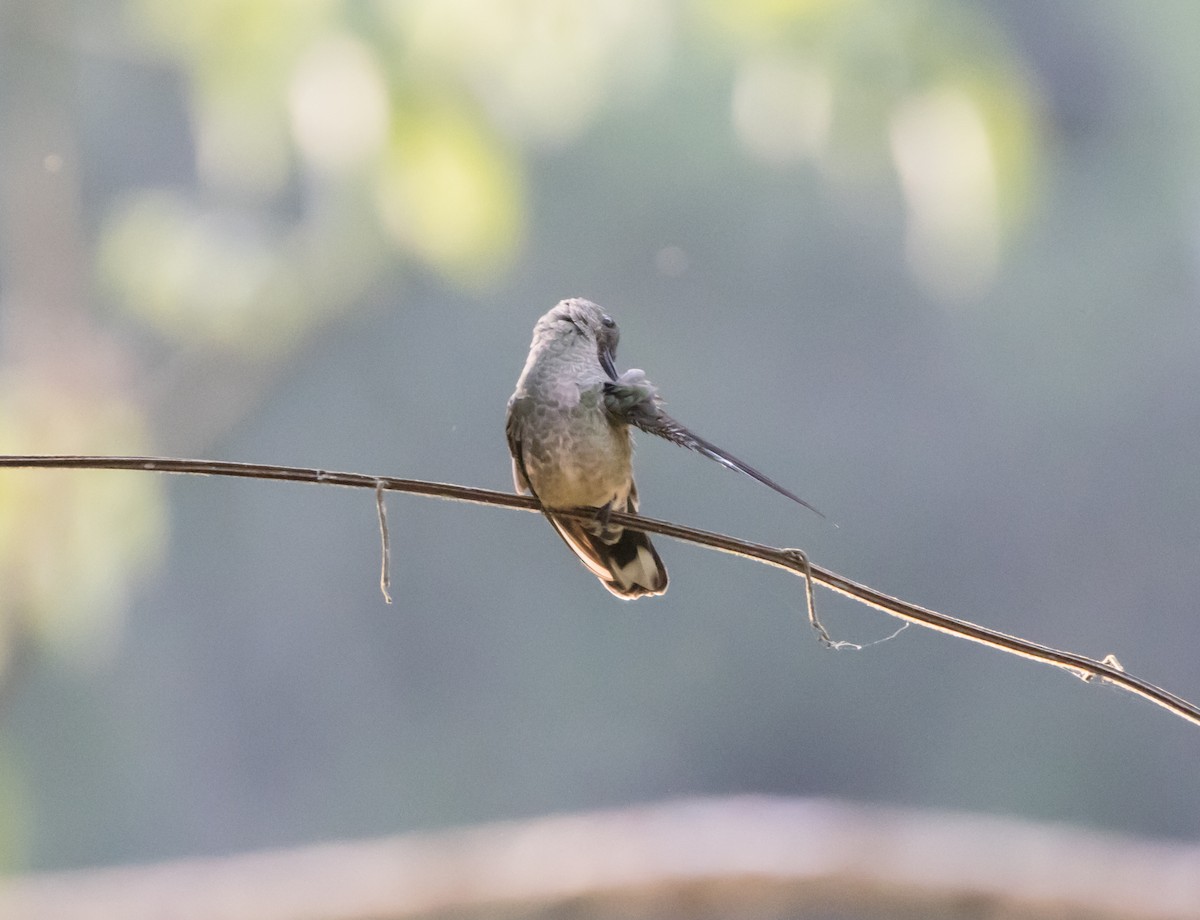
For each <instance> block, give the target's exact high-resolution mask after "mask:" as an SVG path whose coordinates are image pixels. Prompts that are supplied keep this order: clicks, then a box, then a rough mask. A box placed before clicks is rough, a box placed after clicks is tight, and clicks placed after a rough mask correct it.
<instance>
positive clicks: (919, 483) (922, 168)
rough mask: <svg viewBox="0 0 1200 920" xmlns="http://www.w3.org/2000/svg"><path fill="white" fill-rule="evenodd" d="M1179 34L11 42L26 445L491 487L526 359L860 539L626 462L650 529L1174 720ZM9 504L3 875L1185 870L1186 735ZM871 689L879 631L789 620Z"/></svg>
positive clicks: (331, 561)
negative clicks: (1093, 853) (742, 868)
mask: <svg viewBox="0 0 1200 920" xmlns="http://www.w3.org/2000/svg"><path fill="white" fill-rule="evenodd" d="M1198 32H1200V6H1197V5H1196V4H1195V3H1194V2H1193V0H1160V2H1157V3H1155V4H1153V5H1140V6H1135V5H1130V4H1126V3H1116V2H1110V0H1086V2H1085V0H1017V2H1004V3H1002V2H998V0H974V2H968V0H918V2H911V3H903V4H897V3H893V2H890V0H746V2H733V0H727V2H726V0H690V2H687V0H588V2H576V0H490V2H484V0H407V2H399V0H396V2H388V0H302V2H299V0H189V2H177V0H75V2H70V0H40V2H38V3H28V2H20V0H0V451H3V452H8V453H56V452H87V453H133V452H153V453H162V454H168V455H174V456H202V457H217V458H225V459H239V460H251V461H259V462H274V463H287V464H300V465H312V466H320V467H325V468H332V469H345V470H355V471H361V472H368V473H378V474H390V475H397V476H407V477H422V478H431V479H440V480H449V481H454V482H461V483H467V484H473V485H480V486H487V487H494V488H510V487H511V480H510V474H509V461H508V455H507V451H506V448H505V443H504V436H503V417H504V404H505V400H506V399H507V397H508V395H509V393H510V392H511V390H512V387H513V384H514V382H515V380H516V377H517V374H518V373H519V371H520V369H521V366H522V364H523V362H524V359H525V353H526V349H527V346H528V342H529V337H530V331H531V329H532V326H533V323H534V321H535V320H536V319H537V317H538V316H540V315H541V314H542V313H543V312H545V310H547V309H549V307H550V306H552V305H553V304H554V303H555V302H556V301H557V300H558V299H560V298H562V297H565V296H571V295H582V296H586V297H589V298H591V299H594V300H596V301H598V302H599V303H601V304H603V305H604V306H605V307H606V308H607V309H609V311H610V312H611V313H612V314H613V315H614V316H615V317H616V318H617V320H618V322H620V324H621V326H622V330H623V343H622V350H621V354H620V355H619V358H618V364H619V366H620V367H622V368H625V367H631V366H636V367H643V368H645V369H646V370H647V372H648V374H649V376H650V378H651V379H652V380H653V381H655V383H657V384H658V385H659V386H660V388H661V389H662V390H663V392H664V393H665V394H666V396H667V398H668V399H669V405H670V411H671V412H672V413H673V414H674V415H676V416H677V417H678V418H679V419H680V420H681V421H683V422H684V423H685V424H687V425H689V426H691V427H693V428H694V429H696V430H697V431H699V432H700V433H702V434H703V435H704V436H706V437H708V438H710V439H711V440H713V441H715V442H716V443H718V444H720V445H722V446H724V447H726V448H728V449H730V450H732V451H734V452H735V453H737V454H739V455H740V456H743V457H745V458H746V459H747V460H749V461H750V462H751V463H754V464H755V465H756V466H759V467H760V468H762V469H763V470H764V471H765V472H767V473H768V475H771V476H773V477H775V478H777V479H778V480H779V481H781V482H782V483H784V484H785V485H787V486H789V487H790V488H792V489H794V490H795V491H797V492H799V493H800V494H801V495H803V496H804V497H805V498H806V499H808V500H809V501H811V502H813V503H814V504H815V505H817V506H818V507H820V508H822V509H823V510H825V511H826V512H828V513H829V514H830V516H831V517H832V518H833V519H835V520H837V521H838V522H839V523H840V525H841V526H840V528H833V527H831V526H829V525H828V524H827V523H825V522H822V521H821V520H819V519H818V518H816V517H815V516H813V515H809V514H807V513H806V512H802V511H800V510H799V509H797V508H796V507H795V506H793V505H791V504H790V503H788V502H786V501H783V500H781V499H780V498H779V497H778V496H776V495H774V494H772V493H771V492H769V491H768V490H766V489H763V488H761V487H760V486H758V485H756V484H755V483H753V482H751V481H750V480H748V479H745V478H743V477H736V476H733V475H731V474H729V473H728V472H727V471H724V470H721V469H720V468H719V467H717V466H716V465H715V464H711V463H708V462H706V461H704V460H703V459H701V458H699V457H697V456H696V455H693V454H688V453H685V452H683V451H681V450H679V449H678V448H675V447H672V446H671V445H669V444H666V443H663V442H654V443H650V442H649V441H648V439H646V438H642V439H641V446H640V450H639V454H638V473H639V484H640V487H641V492H642V498H643V510H645V511H646V512H647V513H648V514H651V515H653V516H656V517H665V518H668V519H671V520H676V521H680V522H683V523H689V524H694V525H697V526H700V527H707V528H712V529H717V530H721V531H725V532H728V533H731V534H734V535H738V536H742V537H746V538H748V539H752V540H756V541H761V542H767V543H773V544H776V545H792V546H803V547H805V548H806V549H807V550H808V551H809V553H810V555H811V556H812V558H813V559H814V560H815V561H817V562H819V563H821V564H823V565H826V566H829V567H831V568H833V569H835V570H837V571H840V572H843V573H844V574H846V575H848V576H850V577H852V578H856V579H858V580H862V581H866V582H868V583H870V584H872V585H873V586H875V587H877V588H879V589H880V590H883V591H886V592H889V593H892V594H896V595H899V596H901V597H904V598H905V599H908V600H911V601H913V602H915V603H920V604H923V605H927V606H932V607H934V608H937V609H940V610H944V611H945V612H948V613H954V614H957V615H960V616H965V617H967V618H969V619H975V620H978V621H980V622H982V623H984V624H986V625H989V626H992V627H994V628H997V629H1000V630H1003V631H1005V632H1010V633H1017V634H1021V635H1024V636H1027V637H1029V638H1032V639H1035V640H1037V641H1041V642H1045V643H1048V644H1051V645H1058V646H1062V647H1065V648H1068V649H1071V650H1074V651H1079V652H1083V653H1085V654H1090V655H1094V656H1096V657H1102V656H1103V655H1105V654H1107V653H1115V654H1116V655H1117V656H1118V657H1119V658H1120V660H1121V662H1122V663H1123V664H1124V665H1125V666H1126V667H1127V668H1128V669H1130V670H1131V671H1133V672H1134V673H1137V674H1139V675H1140V676H1143V677H1146V678H1148V679H1150V680H1153V681H1155V682H1158V683H1161V684H1163V685H1164V686H1166V687H1168V688H1170V689H1172V690H1174V691H1176V692H1178V693H1180V694H1181V695H1183V696H1185V697H1189V698H1192V699H1196V698H1200V669H1198V667H1197V663H1196V661H1197V656H1196V648H1197V644H1198V642H1200V618H1198V616H1197V613H1198V612H1200V603H1198V601H1197V598H1198V596H1200V566H1198V564H1197V563H1198V562H1200V483H1198V481H1197V476H1196V470H1197V464H1198V463H1200V361H1197V355H1198V354H1200V101H1198V100H1200V56H1197V55H1196V54H1195V41H1194V36H1195V35H1196V34H1197V33H1198ZM390 509H391V530H392V547H393V579H394V581H393V589H392V590H393V594H394V596H395V597H396V604H395V605H394V606H392V607H388V606H385V605H384V604H383V602H382V599H381V597H380V593H379V589H378V534H377V530H376V521H375V515H374V507H373V503H372V498H371V496H368V495H365V494H359V493H355V492H350V491H344V490H335V489H322V488H314V487H311V486H295V485H291V486H289V485H281V484H272V483H257V482H234V481H224V480H218V479H190V478H189V479H182V478H174V479H167V478H164V477H159V476H153V475H140V474H136V473H87V474H84V473H70V472H68V473H61V474H60V473H47V472H6V473H3V475H0V662H2V665H0V866H2V867H3V868H5V869H7V870H9V871H16V870H20V869H50V868H65V867H75V866H90V865H103V864H111V863H117V862H124V861H131V860H148V859H158V858H165V857H173V856H182V855H190V854H209V853H223V852H232V851H237V850H241V849H246V848H252V847H261V846H268V845H282V844H289V843H298V842H306V841H314V840H321V839H326V838H333V837H356V836H361V835H371V834H380V833H390V832H396V831H403V830H407V829H414V828H434V827H440V826H447V825H458V824H464V823H470V822H477V821H484V820H490V819H496V818H507V817H517V816H527V815H538V814H542V813H545V812H549V811H556V810H564V809H577V808H586V807H595V806H604V805H616V804H624V803H629V802H638V801H648V800H656V799H661V798H669V797H678V796H688V795H700V794H710V793H712V794H715V793H728V792H767V793H785V794H796V795H830V796H836V797H842V798H848V799H858V800H867V801H880V802H894V803H900V804H905V805H916V806H929V807H937V808H951V809H969V810H975V811H983V812H993V813H1003V814H1013V815H1018V816H1027V817H1032V818H1039V819H1051V820H1064V821H1070V822H1075V823H1078V824H1081V825H1085V826H1093V827H1099V828H1108V829H1114V830H1121V831H1128V832H1135V833H1145V834H1154V835H1167V836H1177V837H1184V838H1186V837H1193V836H1195V834H1196V829H1197V823H1198V821H1200V782H1198V779H1200V776H1198V771H1197V768H1196V764H1197V763H1198V762H1200V758H1198V754H1200V733H1197V730H1196V729H1195V728H1194V727H1192V726H1189V725H1187V724H1186V723H1184V722H1182V721H1179V720H1177V719H1174V718H1171V717H1170V716H1168V715H1166V714H1165V713H1163V712H1161V711H1159V710H1157V709H1155V708H1154V707H1151V706H1149V705H1148V704H1146V703H1144V702H1141V701H1139V700H1136V699H1134V698H1132V697H1129V696H1127V695H1125V694H1122V693H1119V692H1117V691H1114V690H1112V689H1111V688H1106V687H1103V686H1093V685H1086V684H1084V683H1082V682H1079V681H1076V680H1074V679H1072V678H1071V677H1069V676H1066V675H1064V674H1062V673H1058V672H1055V671H1053V670H1050V669H1047V668H1040V667H1035V666H1033V665H1031V664H1028V663H1026V662H1022V661H1019V660H1017V659H1014V658H1011V657H1008V656H1003V655H999V654H997V653H995V652H990V651H987V650H984V649H981V648H977V647H975V646H972V645H970V644H967V643H963V642H959V641H955V640H952V639H949V638H946V637H943V636H939V635H936V634H931V633H927V632H923V631H921V630H918V629H909V630H907V631H905V632H904V633H902V634H901V635H900V637H898V638H897V639H896V640H894V641H891V642H888V643H884V644H880V645H874V646H871V647H869V648H867V649H865V650H863V651H861V652H841V653H835V652H830V651H826V650H823V649H822V648H821V647H820V646H819V645H818V644H817V642H816V641H815V639H814V637H813V636H812V634H811V632H810V631H809V629H808V628H807V626H806V625H805V623H804V621H803V607H802V602H803V601H802V591H801V586H800V584H799V583H798V582H797V581H796V580H795V579H792V578H790V577H789V576H786V575H783V574H781V573H778V572H775V571H773V570H769V569H765V568H762V567H759V566H755V565H753V564H751V563H748V562H744V561H740V560H735V559H732V558H728V557H722V556H715V555H713V554H711V553H709V552H707V551H704V550H700V549H698V548H695V547H691V546H686V545H681V544H674V543H671V542H670V541H666V540H660V541H659V543H660V551H661V552H662V555H663V556H664V558H665V559H666V561H667V564H668V567H669V569H670V571H671V576H672V587H671V591H670V592H669V593H668V594H667V595H666V596H665V597H664V598H661V599H654V600H647V601H641V602H637V603H633V604H628V605H623V604H621V603H619V602H617V601H615V600H614V599H613V598H612V597H610V596H609V595H608V594H607V593H606V592H605V591H604V590H603V589H602V588H601V587H600V586H599V585H598V584H597V582H596V580H595V579H594V578H593V577H592V576H591V575H589V574H588V573H587V572H586V571H585V570H584V569H583V568H582V566H580V565H579V564H578V563H577V562H576V561H575V560H574V559H573V558H572V557H571V555H570V554H569V553H568V552H567V551H566V549H565V548H564V547H563V546H562V545H561V544H560V542H559V540H558V539H557V537H555V535H554V534H553V532H552V531H551V529H550V528H549V527H548V526H546V524H545V523H544V522H543V521H540V520H539V519H538V518H536V517H535V516H533V515H524V514H516V513H513V512H507V511H500V510H496V509H487V508H475V507H467V506H460V505H453V504H447V503H443V502H437V501H431V500H425V499H417V498H409V497H393V498H392V499H391V500H390ZM819 603H820V609H821V612H822V615H823V618H824V620H825V622H826V625H827V626H828V627H829V628H830V629H831V631H832V632H833V633H834V634H835V636H837V637H838V638H844V639H850V640H853V641H856V642H860V643H866V642H871V641H873V640H874V639H877V638H881V637H883V636H886V635H888V634H889V633H891V632H892V631H893V629H894V624H893V623H892V622H891V621H888V620H886V619H884V618H882V617H880V616H877V615H875V614H873V613H871V612H869V611H866V610H863V609H861V608H857V607H855V606H854V605H852V604H849V603H848V602H844V601H841V600H838V599H833V598H829V597H828V596H826V595H821V596H820V597H819Z"/></svg>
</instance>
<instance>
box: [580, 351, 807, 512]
mask: <svg viewBox="0 0 1200 920" xmlns="http://www.w3.org/2000/svg"><path fill="white" fill-rule="evenodd" d="M604 404H605V408H606V409H607V410H608V412H609V414H610V415H612V416H614V417H616V418H618V419H620V420H622V421H624V422H626V423H628V424H630V425H633V426H635V427H637V428H640V429H641V430H642V431H645V432H646V433H647V434H652V435H656V436H658V437H660V438H664V439H666V440H668V441H670V442H671V443H672V444H678V445H679V446H680V447H686V448H687V449H688V450H694V451H696V453H698V454H701V455H703V456H705V457H708V459H710V460H715V461H716V462H717V463H719V464H721V466H724V467H726V468H728V469H731V470H736V471H737V472H739V473H745V474H746V475H747V476H749V477H750V478H751V479H757V480H758V481H759V482H761V483H762V484H763V485H765V486H767V487H768V488H771V489H774V490H775V491H776V492H778V493H779V494H780V495H784V496H786V497H787V498H790V499H791V500H792V501H794V502H796V503H798V504H801V505H803V506H804V507H805V508H807V509H808V510H809V511H812V512H814V513H815V514H818V515H820V516H821V517H825V515H824V514H822V513H821V512H820V511H818V510H817V509H816V508H814V507H813V506H812V505H810V504H809V503H808V502H806V501H805V500H804V499H802V498H801V497H800V496H798V495H796V494H795V493H794V492H791V491H790V490H788V489H785V488H784V487H783V486H781V485H780V484H779V483H777V482H775V480H773V479H771V478H770V477H768V476H766V475H764V474H762V473H760V472H759V471H758V470H756V469H755V468H754V467H752V466H751V465H750V464H749V463H746V462H745V461H744V460H739V459H738V458H737V457H735V456H734V455H733V454H731V453H729V451H727V450H722V449H721V448H720V447H717V445H715V444H713V443H712V442H711V441H706V440H705V439H704V438H702V437H700V435H698V434H696V433H695V432H693V431H690V430H689V429H688V428H686V427H684V426H683V425H682V424H680V423H679V422H678V421H676V420H675V419H673V418H671V416H669V415H667V413H666V412H664V411H663V408H662V397H660V396H659V395H658V390H657V389H656V388H655V386H654V385H653V384H652V383H650V381H649V380H647V379H646V375H645V373H644V372H643V371H641V370H637V369H633V370H628V371H626V372H625V373H624V374H622V375H621V376H620V377H618V378H617V379H616V380H615V381H614V382H612V383H606V384H605V385H604Z"/></svg>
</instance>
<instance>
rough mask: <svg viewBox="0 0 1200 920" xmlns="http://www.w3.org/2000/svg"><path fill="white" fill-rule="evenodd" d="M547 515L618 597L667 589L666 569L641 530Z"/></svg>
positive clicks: (578, 554)
mask: <svg viewBox="0 0 1200 920" xmlns="http://www.w3.org/2000/svg"><path fill="white" fill-rule="evenodd" d="M547 517H548V518H549V519H550V523H551V524H553V525H554V529H555V530H557V531H558V534H559V536H561V537H562V538H563V540H564V541H565V542H566V544H567V546H569V547H570V548H571V551H572V552H574V553H575V555H576V556H578V557H579V559H580V561H581V562H582V563H583V564H584V565H585V566H587V567H588V569H589V571H591V573H592V574H593V575H595V576H596V577H597V578H599V579H600V582H601V583H602V584H603V585H604V587H606V588H607V589H608V590H609V591H611V592H612V593H613V594H615V595H616V596H617V597H621V598H624V599H626V600H632V599H633V598H635V597H645V596H653V595H657V594H663V593H665V592H666V590H667V569H666V567H665V566H664V565H663V563H662V560H661V559H660V558H659V557H658V552H657V551H656V550H655V549H654V544H652V543H651V542H650V538H649V537H648V536H647V535H646V534H644V533H642V532H641V531H640V530H632V529H630V528H628V527H624V528H619V529H618V528H613V527H606V526H603V525H600V524H599V523H598V522H593V521H584V520H579V519H577V518H562V517H557V516H556V515H551V514H548V515H547Z"/></svg>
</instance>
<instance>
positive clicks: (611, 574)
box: [505, 297, 824, 599]
mask: <svg viewBox="0 0 1200 920" xmlns="http://www.w3.org/2000/svg"><path fill="white" fill-rule="evenodd" d="M619 338H620V332H619V331H618V330H617V324H616V323H615V322H613V319H612V317H611V316H609V315H608V314H607V313H605V312H604V311H603V310H602V309H600V307H598V306H597V305H596V304H594V303H592V302H591V301H590V300H584V299H583V298H581V297H572V298H570V299H568V300H564V301H561V302H560V303H559V304H558V305H557V306H555V307H554V309H553V310H551V311H550V312H549V313H547V314H546V315H545V316H543V317H542V318H541V319H539V320H538V321H537V324H536V325H535V326H534V327H533V342H532V344H531V345H530V346H529V357H528V359H527V360H526V361H525V369H524V370H523V371H522V372H521V377H520V379H519V380H517V389H516V391H515V392H514V393H513V395H512V397H511V398H510V399H509V401H508V416H507V419H506V422H505V429H506V431H507V434H508V449H509V451H510V452H511V453H512V458H513V482H514V484H515V486H516V489H517V491H518V492H528V493H530V494H532V495H533V496H534V497H535V498H536V499H537V500H538V501H539V502H541V503H542V506H543V507H545V508H546V509H555V508H559V509H565V508H590V509H594V511H595V514H594V515H593V516H592V518H591V519H590V520H582V519H578V518H569V517H562V516H559V515H556V514H554V513H553V511H552V510H547V511H546V517H547V518H548V519H549V521H550V523H551V524H552V525H554V529H555V530H556V531H558V534H559V536H561V537H562V538H563V540H565V541H566V543H567V546H569V547H570V548H571V550H572V551H573V552H574V553H575V555H577V556H578V557H579V558H580V560H582V562H583V564H584V565H585V566H587V567H588V569H589V570H590V571H591V572H592V574H593V575H595V576H596V577H597V578H599V579H600V581H601V582H602V583H603V584H604V587H606V588H607V589H608V590H609V591H611V592H612V593H613V594H615V595H616V596H617V597H622V598H626V599H632V598H635V597H641V596H643V595H655V594H662V593H663V592H665V591H666V590H667V570H666V569H665V568H664V567H663V564H662V560H661V559H660V558H659V557H658V553H657V552H656V551H655V549H654V546H653V545H652V544H651V543H650V538H649V537H648V536H647V535H646V534H644V533H642V532H641V531H637V530H633V529H630V528H626V527H622V526H619V525H617V524H614V523H612V522H611V521H610V520H609V513H610V512H611V511H614V510H615V511H624V512H626V513H628V514H636V513H637V510H638V493H637V485H636V484H635V483H634V481H633V465H632V462H631V460H632V457H633V438H632V435H631V432H630V426H631V425H632V426H635V427H637V428H640V429H642V430H643V431H646V432H649V433H650V434H654V435H658V436H659V437H661V438H666V439H667V440H668V441H672V442H674V443H675V444H679V445H681V446H683V447H686V448H689V449H690V450H694V451H697V452H699V453H701V454H703V455H704V456H706V457H708V458H709V459H711V460H716V461H717V462H718V463H720V464H721V465H722V466H726V467H728V468H729V469H731V470H738V471H739V472H742V473H745V474H747V475H748V476H752V477H754V478H755V479H757V480H758V481H759V482H761V483H763V484H764V485H767V486H770V487H771V488H772V489H774V490H775V491H776V492H779V493H780V494H782V495H786V496H787V497H788V498H790V499H792V501H795V502H799V503H800V504H801V505H804V507H806V508H808V509H810V510H812V511H816V513H817V514H821V512H820V511H817V509H816V508H813V506H812V505H810V504H809V503H808V502H806V501H804V499H802V498H799V497H797V496H796V495H793V494H792V493H791V492H789V491H788V490H787V489H785V488H783V486H781V485H779V484H778V483H775V482H772V481H771V480H770V479H768V478H767V477H766V476H764V475H763V474H762V473H760V472H758V470H756V469H754V468H753V467H751V466H748V465H747V464H745V463H743V462H742V461H741V460H739V459H737V458H736V457H734V456H732V455H731V454H729V453H726V452H725V451H723V450H721V448H719V447H717V446H715V445H713V444H710V443H709V442H708V441H705V440H704V439H703V438H701V437H698V436H697V435H695V434H693V433H692V432H690V431H688V430H687V429H686V428H684V427H683V426H682V425H681V424H679V422H677V421H675V419H673V418H671V417H670V416H669V415H667V414H666V413H665V412H664V411H663V410H662V399H661V398H660V397H659V395H658V391H657V390H656V389H655V387H654V386H653V385H652V384H651V383H650V382H649V381H648V380H647V379H646V375H645V373H644V372H643V371H640V370H636V369H634V370H628V371H626V372H625V373H623V374H621V375H620V376H617V370H616V365H615V364H614V362H615V360H616V356H617V340H618V339H619ZM823 516H824V515H822V517H823Z"/></svg>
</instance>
